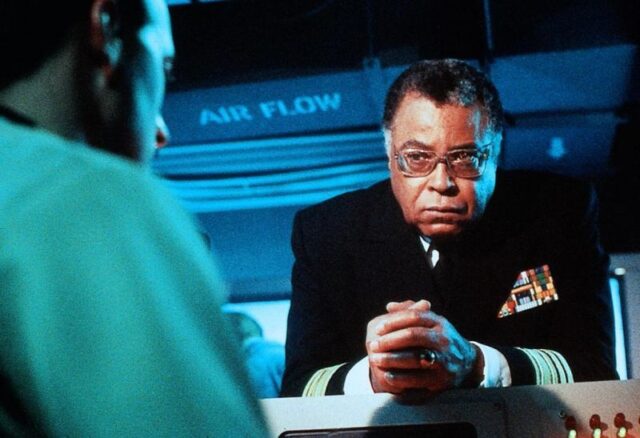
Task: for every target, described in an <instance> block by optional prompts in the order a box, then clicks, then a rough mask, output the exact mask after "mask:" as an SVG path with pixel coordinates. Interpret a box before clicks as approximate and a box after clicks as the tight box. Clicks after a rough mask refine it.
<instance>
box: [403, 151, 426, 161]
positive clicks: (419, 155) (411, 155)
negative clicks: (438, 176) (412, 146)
mask: <svg viewBox="0 0 640 438" xmlns="http://www.w3.org/2000/svg"><path fill="white" fill-rule="evenodd" d="M404 156H405V158H406V159H407V160H408V161H413V162H421V161H429V160H431V159H433V156H432V154H429V153H428V152H422V151H409V152H405V154H404Z"/></svg>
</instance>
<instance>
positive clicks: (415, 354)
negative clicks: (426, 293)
mask: <svg viewBox="0 0 640 438" xmlns="http://www.w3.org/2000/svg"><path fill="white" fill-rule="evenodd" d="M386 309H387V312H388V313H386V314H384V315H380V316H377V317H375V318H374V319H372V320H371V321H370V322H369V324H368V325H367V338H366V347H367V354H368V357H369V369H370V379H371V385H372V387H373V390H374V391H375V392H390V393H394V394H401V393H403V392H406V391H409V390H416V389H420V390H428V391H429V392H439V391H443V390H445V389H449V388H455V387H460V386H463V384H467V383H469V384H470V386H477V385H478V384H479V383H480V381H481V380H482V366H483V364H484V362H483V357H482V352H481V351H480V349H479V348H478V347H477V346H475V345H474V344H472V343H470V342H469V341H467V340H466V339H465V338H463V337H462V336H461V335H460V334H459V333H458V331H457V330H456V328H455V327H454V326H453V325H452V324H451V323H450V322H449V321H448V320H447V319H446V318H444V317H442V316H440V315H438V314H436V313H435V312H433V311H431V305H430V303H429V302H428V301H426V300H420V301H417V302H414V301H411V300H407V301H403V302H401V303H397V302H391V303H388V304H387V306H386ZM425 350H431V351H433V352H434V353H435V361H434V362H432V361H431V360H428V359H433V358H434V356H432V355H429V356H432V357H430V358H428V357H427V356H426V355H425V354H424V352H425ZM421 352H422V354H421Z"/></svg>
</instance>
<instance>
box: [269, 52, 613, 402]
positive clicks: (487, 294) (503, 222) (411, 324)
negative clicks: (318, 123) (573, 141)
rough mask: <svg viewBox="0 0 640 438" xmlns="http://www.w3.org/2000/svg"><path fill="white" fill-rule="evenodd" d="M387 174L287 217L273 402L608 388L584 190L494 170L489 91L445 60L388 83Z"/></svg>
mask: <svg viewBox="0 0 640 438" xmlns="http://www.w3.org/2000/svg"><path fill="white" fill-rule="evenodd" d="M383 133H384V138H385V145H386V151H387V156H388V165H389V170H390V178H389V179H388V180H385V181H382V182H380V183H378V184H375V185H373V186H372V187H370V188H368V189H364V190H358V191H355V192H351V193H347V194H344V195H341V196H338V197H336V198H333V199H331V200H328V201H325V202H323V203H320V204H319V205H315V206H312V207H309V208H306V209H304V210H302V211H300V212H298V214H297V215H296V218H295V221H294V227H293V237H292V246H293V252H294V255H295V264H294V267H293V274H292V285H293V294H292V301H291V309H290V313H289V321H288V331H287V344H286V370H285V375H284V380H283V384H282V391H281V395H282V396H299V395H305V396H314V395H325V394H342V393H345V394H367V393H373V392H389V393H394V394H406V393H412V394H413V393H415V392H416V391H417V392H422V393H427V394H429V393H437V392H440V391H443V390H447V389H450V388H477V387H501V386H510V385H526V384H546V383H570V382H574V381H586V380H601V379H614V378H616V372H615V368H614V360H613V357H614V354H613V323H612V313H611V303H610V296H609V290H608V277H607V274H608V266H609V259H608V256H607V255H606V254H605V253H604V252H603V250H602V248H601V246H600V244H599V240H598V230H597V229H596V215H597V205H596V199H595V196H594V191H593V189H592V188H591V187H590V185H589V184H587V183H584V182H581V181H577V180H574V179H571V178H568V177H562V176H558V175H551V174H545V173H535V172H525V171H522V172H505V171H501V170H499V169H498V161H499V156H500V150H501V142H502V134H503V109H502V104H501V102H500V98H499V95H498V92H497V90H496V88H495V86H494V85H493V84H492V83H491V82H490V80H489V79H488V78H487V77H486V76H485V75H484V74H483V73H482V72H480V71H479V70H477V69H476V68H474V67H472V66H471V65H470V64H468V63H466V62H463V61H460V60H433V61H431V60H427V61H421V62H417V63H415V64H414V65H412V66H410V67H409V68H408V69H406V70H405V71H404V72H403V73H402V74H401V75H400V76H399V77H398V78H397V79H396V80H395V82H394V83H393V84H392V85H391V87H390V89H389V91H388V94H387V97H386V101H385V108H384V116H383Z"/></svg>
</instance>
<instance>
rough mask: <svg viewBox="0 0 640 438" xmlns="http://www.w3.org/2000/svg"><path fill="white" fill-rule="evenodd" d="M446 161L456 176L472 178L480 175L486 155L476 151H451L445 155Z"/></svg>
mask: <svg viewBox="0 0 640 438" xmlns="http://www.w3.org/2000/svg"><path fill="white" fill-rule="evenodd" d="M447 161H448V163H449V167H450V168H451V171H452V172H453V173H454V174H455V175H456V176H459V177H462V178H473V177H476V176H480V174H481V173H482V171H483V169H484V163H485V161H486V154H485V153H484V152H482V151H479V150H477V149H469V150H466V149H465V150H459V151H451V152H449V153H447Z"/></svg>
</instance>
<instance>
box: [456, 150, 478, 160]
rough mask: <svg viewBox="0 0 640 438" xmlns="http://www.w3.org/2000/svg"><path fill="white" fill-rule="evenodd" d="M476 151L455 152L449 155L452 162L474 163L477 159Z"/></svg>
mask: <svg viewBox="0 0 640 438" xmlns="http://www.w3.org/2000/svg"><path fill="white" fill-rule="evenodd" d="M477 155H478V154H477V152H476V151H455V152H452V153H451V154H449V159H450V160H451V161H473V160H475V159H476V158H477Z"/></svg>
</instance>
